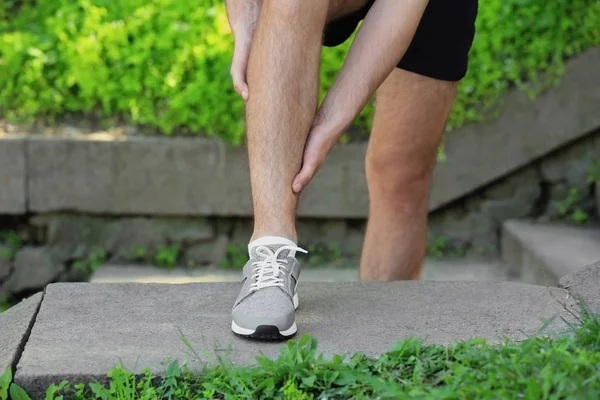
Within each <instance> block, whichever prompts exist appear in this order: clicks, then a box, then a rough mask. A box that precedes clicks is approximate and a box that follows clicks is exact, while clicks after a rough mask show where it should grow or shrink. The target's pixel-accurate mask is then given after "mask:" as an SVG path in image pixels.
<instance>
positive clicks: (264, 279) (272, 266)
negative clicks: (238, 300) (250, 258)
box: [250, 246, 308, 292]
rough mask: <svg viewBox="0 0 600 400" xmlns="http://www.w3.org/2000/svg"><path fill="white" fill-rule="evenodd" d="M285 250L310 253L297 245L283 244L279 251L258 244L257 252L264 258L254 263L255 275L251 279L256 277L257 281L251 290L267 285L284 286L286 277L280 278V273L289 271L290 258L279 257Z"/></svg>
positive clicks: (251, 286)
mask: <svg viewBox="0 0 600 400" xmlns="http://www.w3.org/2000/svg"><path fill="white" fill-rule="evenodd" d="M284 250H289V251H299V252H302V253H308V252H307V251H306V250H304V249H301V248H300V247H296V246H281V247H280V248H278V249H277V251H273V250H271V249H270V248H268V247H267V246H258V247H257V248H256V250H255V252H256V254H257V255H259V256H262V257H263V259H262V260H260V261H255V262H253V263H252V266H253V267H254V269H253V270H252V272H254V275H252V277H251V279H253V280H254V279H256V281H255V282H253V283H252V284H251V285H250V291H251V292H254V291H256V290H259V289H262V288H266V287H273V286H280V287H282V286H283V282H284V279H283V278H280V277H279V274H280V273H281V271H285V272H287V263H288V260H287V259H286V260H280V259H278V258H277V257H278V256H279V254H280V253H281V252H282V251H284Z"/></svg>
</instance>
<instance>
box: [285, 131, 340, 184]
mask: <svg viewBox="0 0 600 400" xmlns="http://www.w3.org/2000/svg"><path fill="white" fill-rule="evenodd" d="M319 128H320V127H319V126H317V127H315V128H314V129H313V131H312V132H311V133H310V134H309V136H308V141H307V143H306V148H305V149H304V155H303V159H302V168H301V169H300V172H298V174H297V175H296V176H295V177H294V180H293V181H292V190H293V191H294V193H300V192H301V191H302V190H303V189H304V188H305V187H306V186H307V185H308V183H309V182H310V181H311V180H312V178H313V177H314V176H315V174H316V173H317V171H318V170H319V168H320V167H321V164H323V161H324V160H325V157H326V156H327V153H328V152H329V150H330V149H331V147H332V146H331V140H330V136H329V135H328V133H329V132H326V131H324V130H322V129H319Z"/></svg>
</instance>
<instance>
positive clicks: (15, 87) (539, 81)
mask: <svg viewBox="0 0 600 400" xmlns="http://www.w3.org/2000/svg"><path fill="white" fill-rule="evenodd" d="M18 3H19V4H22V6H21V7H20V8H19V9H18V11H17V9H16V7H15V4H17V1H16V0H9V1H6V0H5V1H4V2H2V5H0V76H2V79H1V80H0V110H2V113H3V114H4V116H5V117H6V118H8V119H11V120H21V121H28V120H32V119H35V118H40V117H49V118H52V117H55V116H59V115H62V114H65V113H69V112H83V113H86V114H93V115H100V116H104V117H113V118H114V117H120V118H123V119H125V120H127V121H129V122H131V123H134V124H138V125H141V126H147V127H148V128H149V130H153V131H158V132H161V133H164V134H167V135H170V134H175V133H177V134H204V135H209V136H218V137H222V138H224V139H225V140H226V141H228V142H231V143H237V144H239V143H241V141H242V139H243V133H244V118H243V101H242V100H241V99H240V98H239V97H238V95H237V94H236V93H235V92H234V90H233V88H232V84H231V81H230V77H229V67H230V62H231V54H232V49H233V46H232V38H231V35H230V32H229V27H228V23H227V19H226V13H225V9H224V2H223V1H222V0H201V1H187V0H128V1H124V0H120V1H109V0H56V1H50V2H48V1H45V2H41V1H39V0H38V1H36V0H26V1H19V2H18ZM598 26H600V2H598V1H597V0H556V1H552V2H547V1H544V0H488V1H485V2H480V6H479V16H478V19H477V23H476V27H477V34H476V38H475V42H474V45H473V48H472V51H471V59H470V69H469V73H468V75H467V77H466V78H465V79H464V81H463V82H462V84H461V86H460V89H459V92H458V97H457V100H456V102H455V104H454V106H453V109H452V112H451V115H450V117H449V120H448V126H447V128H448V130H451V129H453V128H456V127H458V126H461V125H463V124H464V123H466V122H468V121H478V120H480V119H482V118H483V117H484V116H487V115H491V114H493V112H494V111H495V110H496V109H497V100H498V98H500V96H501V95H502V94H503V93H504V92H506V90H507V89H508V88H509V87H511V86H512V85H516V86H518V87H520V88H522V89H525V90H527V91H528V92H530V93H531V94H532V95H533V94H534V93H536V92H537V91H538V90H541V89H542V88H544V87H547V86H548V85H550V84H554V83H556V81H557V78H558V77H559V76H560V74H561V73H562V71H563V60H564V59H565V58H568V57H571V56H573V55H575V54H577V53H580V52H581V51H583V50H585V49H586V48H589V47H592V46H597V45H600V31H599V30H598V29H597V28H598ZM349 46H350V41H348V42H347V43H345V44H343V45H342V46H339V47H337V48H326V49H324V50H323V58H322V60H323V61H322V69H321V77H322V84H321V88H320V98H321V99H322V98H323V96H324V94H325V92H326V91H327V90H328V89H329V87H330V86H331V84H332V83H333V81H334V79H335V76H336V73H337V71H338V70H339V68H340V67H341V65H342V62H343V58H344V56H345V54H346V52H347V50H348V48H349ZM542 72H543V73H544V78H541V75H540V73H542ZM372 112H373V107H372V104H370V105H369V106H367V107H366V108H365V110H364V111H363V112H362V113H361V115H360V116H359V118H358V119H357V121H356V126H357V127H359V128H360V129H362V130H363V131H366V130H368V128H369V125H370V117H371V116H372Z"/></svg>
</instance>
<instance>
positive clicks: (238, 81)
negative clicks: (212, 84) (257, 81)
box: [230, 39, 250, 101]
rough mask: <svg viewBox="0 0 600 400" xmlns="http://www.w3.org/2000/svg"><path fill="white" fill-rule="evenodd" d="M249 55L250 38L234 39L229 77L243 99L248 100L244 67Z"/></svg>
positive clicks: (246, 65) (245, 67)
mask: <svg viewBox="0 0 600 400" xmlns="http://www.w3.org/2000/svg"><path fill="white" fill-rule="evenodd" d="M249 56H250V40H248V39H243V40H236V42H235V49H234V51H233V60H232V62H231V70H230V74H231V78H232V80H233V87H234V89H235V91H236V92H237V93H238V94H239V95H240V96H242V98H243V99H244V101H246V100H248V84H247V83H246V69H247V68H248V57H249Z"/></svg>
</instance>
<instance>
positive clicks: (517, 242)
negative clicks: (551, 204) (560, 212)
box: [502, 220, 600, 286]
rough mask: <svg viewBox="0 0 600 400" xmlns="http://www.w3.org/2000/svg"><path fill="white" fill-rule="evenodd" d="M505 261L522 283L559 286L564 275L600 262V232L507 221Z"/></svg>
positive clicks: (504, 234)
mask: <svg viewBox="0 0 600 400" xmlns="http://www.w3.org/2000/svg"><path fill="white" fill-rule="evenodd" d="M502 258H503V260H504V262H506V263H507V264H508V265H510V266H511V273H512V274H513V275H514V276H516V277H517V279H518V280H519V281H521V282H526V283H532V284H539V285H550V286H556V285H557V284H558V282H559V280H560V279H561V278H562V277H564V276H565V275H568V274H571V273H574V272H577V271H580V270H583V269H584V268H585V267H586V266H589V265H592V264H594V263H597V262H599V261H600V229H597V228H588V227H574V226H567V225H557V224H547V223H535V222H528V221H515V220H512V221H507V222H505V223H504V224H503V229H502Z"/></svg>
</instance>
